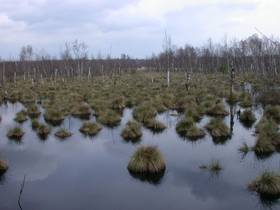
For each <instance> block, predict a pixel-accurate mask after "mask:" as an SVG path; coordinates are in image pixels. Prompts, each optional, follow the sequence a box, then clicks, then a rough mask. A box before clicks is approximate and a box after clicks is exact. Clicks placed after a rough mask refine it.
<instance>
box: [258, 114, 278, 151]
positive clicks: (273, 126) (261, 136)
mask: <svg viewBox="0 0 280 210" xmlns="http://www.w3.org/2000/svg"><path fill="white" fill-rule="evenodd" d="M256 132H257V134H258V136H257V142H256V144H255V146H254V147H253V151H254V152H255V154H256V155H257V156H259V157H261V156H269V155H270V154H272V153H274V152H275V151H277V150H279V147H280V133H279V129H278V125H277V123H275V121H274V120H272V119H267V118H263V119H261V120H260V122H259V123H258V124H257V126H256Z"/></svg>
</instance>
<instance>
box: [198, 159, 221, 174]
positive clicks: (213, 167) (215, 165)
mask: <svg viewBox="0 0 280 210" xmlns="http://www.w3.org/2000/svg"><path fill="white" fill-rule="evenodd" d="M199 168H200V169H207V170H209V171H210V172H212V173H215V174H218V173H219V172H220V171H221V170H222V169H223V168H222V166H221V164H220V162H219V161H218V160H213V161H211V163H209V164H208V165H201V166H199Z"/></svg>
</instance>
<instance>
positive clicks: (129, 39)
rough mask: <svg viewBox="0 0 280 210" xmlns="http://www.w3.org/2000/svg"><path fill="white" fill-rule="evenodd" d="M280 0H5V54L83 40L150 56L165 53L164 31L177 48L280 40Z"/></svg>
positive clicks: (0, 10)
mask: <svg viewBox="0 0 280 210" xmlns="http://www.w3.org/2000/svg"><path fill="white" fill-rule="evenodd" d="M279 20H280V1H279V0H0V56H1V57H2V58H8V57H10V56H17V55H18V52H19V49H20V48H21V46H23V45H26V44H31V45H32V46H33V47H34V48H35V49H36V50H38V51H39V50H41V49H43V48H44V49H45V50H46V51H47V52H49V53H51V54H59V51H61V49H62V47H63V46H64V43H65V42H66V41H74V40H75V39H78V40H79V41H84V42H86V43H87V45H88V46H89V49H90V50H89V54H90V55H97V53H98V52H101V53H102V54H108V53H110V52H111V54H112V55H113V56H119V55H120V54H121V53H126V54H129V55H131V56H133V57H145V56H148V55H151V54H152V53H157V52H159V51H160V50H161V49H162V43H163V39H164V32H165V30H166V31H167V33H168V34H170V35H171V37H172V42H173V43H174V44H176V45H178V46H184V45H185V44H186V43H189V44H193V45H195V46H200V45H202V44H204V43H206V41H207V39H208V38H210V37H211V38H212V39H213V40H214V41H221V40H223V39H224V37H225V35H226V36H227V37H228V39H231V38H233V37H236V38H238V39H242V38H245V37H247V36H249V35H252V34H253V33H256V31H255V27H257V28H258V29H260V30H261V31H262V32H264V33H265V34H267V35H274V36H276V37H278V36H279V33H280V23H279Z"/></svg>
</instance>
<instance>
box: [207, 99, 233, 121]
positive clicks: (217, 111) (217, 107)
mask: <svg viewBox="0 0 280 210" xmlns="http://www.w3.org/2000/svg"><path fill="white" fill-rule="evenodd" d="M207 114H208V115H210V116H218V117H224V116H227V115H229V112H228V111H227V110H226V108H225V105H224V104H223V103H222V102H218V103H216V104H214V105H213V106H212V107H211V108H210V109H209V110H208V111H207Z"/></svg>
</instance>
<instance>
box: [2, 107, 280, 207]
mask: <svg viewBox="0 0 280 210" xmlns="http://www.w3.org/2000/svg"><path fill="white" fill-rule="evenodd" d="M21 109H22V106H21V105H20V104H14V105H12V104H8V105H7V106H5V105H2V106H1V108H0V114H1V116H2V122H1V124H0V159H4V160H7V161H8V163H9V170H8V171H7V173H6V174H5V175H4V176H2V177H1V179H0V209H1V210H14V209H20V207H19V206H18V202H17V201H18V196H19V192H20V187H21V183H22V181H23V177H24V175H26V182H25V186H24V190H23V194H22V197H21V206H22V209H26V210H33V209H34V210H41V209H42V210H50V209H51V210H64V209H67V210H72V209H73V210H74V209H75V210H76V209H77V210H81V209H85V210H87V209H95V210H98V209H102V210H103V209H104V210H111V209H114V210H122V209H125V210H126V209H127V210H138V209H139V210H140V209H152V210H165V209H176V210H177V209H178V210H180V209H182V210H185V209H190V210H203V209H207V210H208V209H209V210H210V209H213V210H236V209H246V210H251V209H266V208H268V209H269V208H272V209H279V208H280V206H279V204H278V203H273V204H264V203H262V202H261V201H260V199H259V198H258V196H257V195H256V194H254V193H251V192H248V190H247V184H248V183H249V182H250V181H252V180H253V179H255V177H256V176H257V175H258V174H259V173H261V172H262V171H263V170H264V169H271V170H279V168H280V163H279V155H278V154H275V155H273V156H271V157H269V158H267V159H263V160H259V159H257V158H256V157H255V155H254V154H253V153H249V154H248V155H247V156H246V157H242V155H241V154H240V153H239V152H238V148H239V147H240V146H241V145H242V144H243V142H246V143H247V144H248V145H250V146H252V145H254V143H255V137H254V136H253V135H252V134H253V129H251V130H250V129H249V130H248V129H246V128H245V127H243V126H242V125H241V124H240V123H239V122H238V120H237V119H236V117H235V118H234V121H233V122H234V126H233V135H232V138H231V139H229V140H228V141H226V142H225V144H215V143H214V142H213V141H212V138H211V137H210V136H209V135H207V136H206V137H205V138H203V139H201V140H199V141H196V142H191V141H188V140H184V139H182V138H180V137H179V136H178V135H177V134H176V132H175V125H176V122H177V121H178V117H174V116H170V115H169V114H168V113H164V114H161V115H159V116H158V118H159V119H160V120H161V121H162V122H164V123H165V124H166V125H168V129H166V130H165V131H164V132H163V133H160V134H153V133H152V132H151V131H149V130H146V129H145V128H143V131H144V133H143V137H142V141H141V142H140V143H139V144H132V143H127V142H125V141H124V140H122V138H121V136H120V133H121V130H122V128H123V127H124V125H125V123H126V122H127V121H128V120H129V119H131V110H128V109H127V110H125V111H124V116H123V119H122V122H121V125H120V126H118V127H116V128H114V129H109V128H105V127H103V129H102V131H101V132H100V133H99V134H98V135H97V136H95V137H93V138H87V137H84V136H83V135H82V134H81V133H80V132H79V131H78V129H79V128H80V126H81V124H82V121H81V120H79V119H75V118H67V119H65V120H64V124H63V125H62V126H64V127H65V128H68V129H70V130H71V131H72V132H73V133H74V135H73V136H72V137H70V138H69V139H67V140H64V141H61V140H59V139H57V138H56V137H54V135H53V134H54V132H55V130H56V129H57V128H53V129H52V134H51V135H50V136H49V137H48V139H47V140H45V141H42V140H40V139H39V138H38V137H37V135H36V133H35V132H34V131H32V129H31V122H30V121H27V122H25V123H23V125H22V127H23V129H24V131H25V135H24V137H23V139H22V143H20V144H19V143H16V142H14V141H11V140H8V139H7V137H6V133H7V130H8V129H9V128H10V127H12V126H13V125H15V124H16V123H15V122H14V121H13V118H14V117H15V114H16V112H18V111H20V110H21ZM256 114H257V117H258V118H260V116H261V111H260V110H256ZM41 120H42V121H43V119H42V118H41ZM208 120H209V119H208V118H204V119H203V120H202V121H201V123H200V125H201V126H203V125H204V124H205V123H207V121H208ZM225 121H226V123H227V124H228V125H230V117H227V118H225ZM140 144H145V145H157V146H158V147H159V149H160V151H161V152H162V153H163V155H164V157H165V160H166V165H167V169H166V171H165V174H164V176H163V178H162V179H161V180H160V181H159V182H158V183H151V182H148V181H143V180H140V179H138V178H135V177H133V176H131V175H130V174H129V172H128V171H127V169H126V166H127V163H128V161H129V158H130V156H131V155H132V153H133V152H134V151H135V149H136V148H137V147H138V146H139V145H140ZM212 160H219V161H220V163H221V164H222V166H223V167H224V170H222V172H221V173H220V174H218V175H217V174H211V173H210V172H209V171H205V170H201V169H200V168H199V166H200V165H202V164H208V163H209V162H211V161H212Z"/></svg>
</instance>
